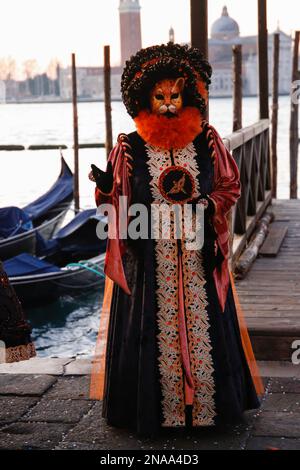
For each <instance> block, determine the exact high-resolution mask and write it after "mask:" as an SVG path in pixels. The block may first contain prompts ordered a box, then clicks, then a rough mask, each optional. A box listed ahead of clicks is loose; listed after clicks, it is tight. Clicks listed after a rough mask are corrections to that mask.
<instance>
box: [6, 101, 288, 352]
mask: <svg viewBox="0 0 300 470" xmlns="http://www.w3.org/2000/svg"><path fill="white" fill-rule="evenodd" d="M289 103H290V101H289V98H288V97H280V108H279V133H278V134H279V142H278V153H279V158H278V197H279V198H287V197H288V194H289V142H288V137H289V110H290V105H289ZM243 107H244V109H243V125H250V124H253V123H254V122H256V121H257V118H258V116H257V110H258V99H257V98H245V99H244V101H243ZM78 113H79V140H80V142H81V143H90V142H104V139H105V125H104V123H105V121H104V105H103V103H79V105H78ZM112 113H113V131H114V139H116V137H117V135H118V133H119V132H130V131H132V130H134V127H133V124H132V121H131V119H130V117H129V116H128V115H127V114H126V111H125V108H124V106H123V104H122V103H121V102H115V103H113V105H112ZM231 121H232V100H231V99H227V98H225V99H211V101H210V122H211V123H212V124H213V125H214V126H215V127H216V128H217V130H218V131H219V133H220V134H221V135H222V136H225V135H228V134H230V133H231V126H232V122H231ZM0 123H1V125H0V144H2V145H3V144H21V145H25V146H28V145H30V144H66V145H68V146H71V145H72V132H73V130H72V106H71V104H68V103H55V104H1V105H0ZM63 153H64V157H65V159H66V161H67V162H68V164H69V165H70V167H71V168H72V158H73V153H72V150H71V149H68V150H65V151H64V152H63ZM91 163H95V164H97V165H98V166H100V167H102V168H104V167H105V151H104V149H82V150H80V195H81V207H82V208H84V209H85V208H91V207H94V198H93V192H94V191H93V190H94V186H93V184H92V183H91V182H90V181H89V180H88V178H87V174H88V172H89V170H90V164H91ZM59 169H60V156H59V151H57V150H55V151H52V150H47V151H28V150H25V151H20V152H16V151H12V152H0V207H3V206H8V205H16V206H20V207H22V206H23V205H25V204H27V203H29V202H30V201H32V200H33V199H35V198H36V197H38V196H39V195H41V194H43V193H44V192H45V191H46V190H47V189H48V188H49V187H50V186H51V185H52V184H53V182H54V181H55V179H56V178H57V176H58V173H59ZM72 215H73V214H72V212H70V214H68V216H67V219H70V218H71V217H72ZM101 302H102V292H101V291H99V292H98V291H97V292H91V293H88V294H87V293H84V292H83V293H82V295H80V296H79V297H76V298H71V297H64V298H61V299H59V301H57V302H55V303H52V304H49V305H46V306H44V307H42V308H35V309H28V310H27V311H26V314H27V317H28V318H29V320H30V322H31V325H32V327H33V338H34V341H35V344H36V347H37V350H38V354H39V356H81V357H84V356H86V355H90V354H91V353H92V352H93V348H94V344H95V340H96V334H97V330H98V326H99V311H100V307H101Z"/></svg>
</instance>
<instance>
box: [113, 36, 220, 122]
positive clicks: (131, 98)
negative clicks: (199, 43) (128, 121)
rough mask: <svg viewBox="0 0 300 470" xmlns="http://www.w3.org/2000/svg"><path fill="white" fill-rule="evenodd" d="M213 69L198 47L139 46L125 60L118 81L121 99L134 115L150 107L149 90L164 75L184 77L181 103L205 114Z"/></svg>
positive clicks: (169, 45)
mask: <svg viewBox="0 0 300 470" xmlns="http://www.w3.org/2000/svg"><path fill="white" fill-rule="evenodd" d="M211 73H212V69H211V66H210V64H209V63H208V62H207V61H206V60H205V59H204V57H203V55H202V53H201V52H200V50H199V49H197V48H195V47H189V46H188V45H183V46H181V45H180V44H173V43H171V42H169V43H168V44H162V45H160V46H151V47H147V48H146V49H141V50H140V51H138V52H137V53H136V54H135V55H134V56H131V58H130V59H129V60H128V61H127V62H126V65H125V68H124V71H123V74H122V81H121V91H122V98H123V102H124V104H125V106H126V109H127V112H128V113H129V114H130V116H131V117H133V118H135V117H136V116H137V115H138V114H139V112H140V111H141V110H143V109H145V108H148V107H149V91H150V89H151V88H152V87H153V86H154V85H155V83H156V82H157V81H159V80H162V79H164V78H178V77H184V78H185V88H184V94H183V96H184V104H185V106H194V107H197V108H198V109H199V110H200V112H201V113H202V114H204V113H205V109H206V103H207V95H208V86H209V84H210V82H211V80H210V77H211Z"/></svg>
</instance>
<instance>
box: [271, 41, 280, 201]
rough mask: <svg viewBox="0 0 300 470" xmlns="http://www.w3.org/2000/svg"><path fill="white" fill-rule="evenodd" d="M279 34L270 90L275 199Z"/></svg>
mask: <svg viewBox="0 0 300 470" xmlns="http://www.w3.org/2000/svg"><path fill="white" fill-rule="evenodd" d="M279 51H280V34H279V33H274V43H273V87H272V88H273V89H272V140H271V155H272V197H273V198H276V197H277V131H278V84H279Z"/></svg>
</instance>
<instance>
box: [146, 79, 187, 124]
mask: <svg viewBox="0 0 300 470" xmlns="http://www.w3.org/2000/svg"><path fill="white" fill-rule="evenodd" d="M184 83H185V79H184V78H183V77H179V78H177V79H168V78H167V79H164V80H160V81H158V82H157V83H156V84H155V85H154V87H153V88H152V90H151V91H150V109H151V112H152V113H155V114H157V115H163V116H166V117H168V118H172V117H176V116H177V115H178V113H179V111H180V110H181V109H182V107H183V89H184Z"/></svg>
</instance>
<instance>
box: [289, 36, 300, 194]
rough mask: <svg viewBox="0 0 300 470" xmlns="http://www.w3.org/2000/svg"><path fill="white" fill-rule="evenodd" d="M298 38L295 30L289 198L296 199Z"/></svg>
mask: <svg viewBox="0 0 300 470" xmlns="http://www.w3.org/2000/svg"><path fill="white" fill-rule="evenodd" d="M299 40H300V31H296V33H295V40H294V53H293V70H292V94H291V119H290V199H297V194H298V184H297V179H298V150H299V128H298V126H299V98H298V94H297V93H294V91H296V89H297V87H298V82H297V81H298V80H299V78H300V76H299Z"/></svg>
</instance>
